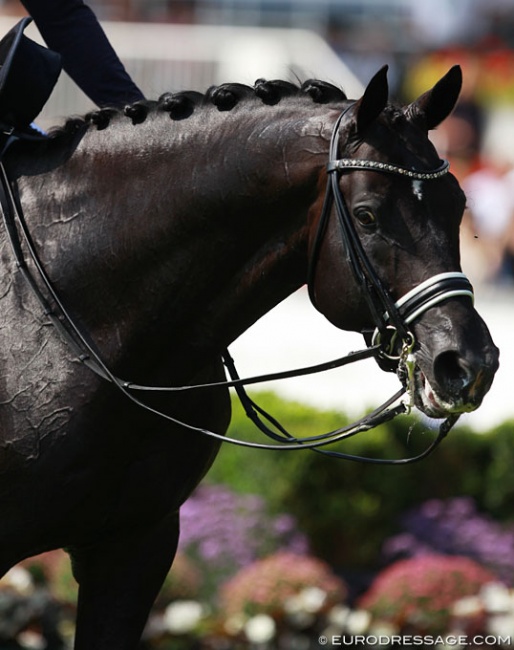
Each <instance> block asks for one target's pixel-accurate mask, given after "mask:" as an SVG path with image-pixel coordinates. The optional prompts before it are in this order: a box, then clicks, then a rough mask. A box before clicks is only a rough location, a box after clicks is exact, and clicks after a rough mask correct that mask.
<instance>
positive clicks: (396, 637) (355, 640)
mask: <svg viewBox="0 0 514 650" xmlns="http://www.w3.org/2000/svg"><path fill="white" fill-rule="evenodd" d="M319 644H320V645H321V646H329V647H330V646H332V647H336V646H359V645H361V646H367V647H373V646H396V647H398V646H431V647H442V648H444V647H449V646H450V647H455V648H458V647H466V646H484V645H485V646H511V645H512V637H511V636H493V635H491V634H489V635H487V636H483V635H475V636H472V637H470V636H467V635H449V636H442V635H440V636H432V635H427V636H422V635H418V634H414V635H400V634H393V635H391V636H385V635H380V636H375V635H360V634H356V635H355V636H346V635H340V636H339V635H334V636H331V637H327V636H321V637H319Z"/></svg>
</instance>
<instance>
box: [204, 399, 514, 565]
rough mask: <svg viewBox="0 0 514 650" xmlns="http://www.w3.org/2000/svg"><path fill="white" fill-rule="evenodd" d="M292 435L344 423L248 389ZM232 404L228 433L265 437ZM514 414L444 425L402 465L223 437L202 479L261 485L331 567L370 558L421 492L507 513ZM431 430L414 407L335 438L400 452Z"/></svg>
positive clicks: (243, 487) (256, 488) (344, 446)
mask: <svg viewBox="0 0 514 650" xmlns="http://www.w3.org/2000/svg"><path fill="white" fill-rule="evenodd" d="M254 398H255V399H256V401H257V402H258V403H259V404H260V405H261V406H262V407H263V408H264V409H266V410H267V411H270V412H271V413H272V414H273V415H274V416H275V417H277V418H278V419H279V420H280V421H281V422H283V424H285V426H286V427H287V428H288V429H289V430H290V431H291V432H292V433H293V434H295V435H297V436H304V435H313V434H318V433H322V432H326V431H331V430H333V429H335V428H339V427H341V426H344V425H345V424H347V423H348V418H347V417H346V416H344V415H342V414H340V413H336V412H334V411H320V410H317V409H315V408H313V407H306V406H304V405H300V404H297V403H295V402H291V401H287V400H282V399H280V398H279V397H277V396H276V395H274V394H272V393H260V394H256V395H255V396H254ZM254 429H255V427H254V425H253V424H252V423H251V422H250V421H249V420H248V418H246V416H245V414H244V413H243V412H242V410H241V407H239V406H238V405H237V404H234V415H233V419H232V424H231V427H230V431H229V434H230V435H232V436H234V437H238V438H241V437H242V438H246V439H252V440H261V441H262V440H264V437H263V436H262V435H261V434H257V435H256V434H255V433H254ZM513 429H514V423H505V424H504V425H502V426H501V427H498V428H497V429H495V430H492V431H489V432H486V433H482V434H477V433H475V432H474V431H471V430H470V429H469V428H467V427H465V426H458V427H456V428H455V429H453V430H452V431H451V432H450V434H449V435H448V437H447V438H446V439H445V440H444V441H443V442H442V444H441V445H440V446H439V447H438V448H437V449H436V450H435V452H434V453H433V454H432V455H431V456H430V457H429V458H427V459H425V460H422V461H420V462H419V463H414V464H412V465H404V466H377V465H362V464H360V463H353V462H347V461H341V460H336V459H333V458H330V457H326V456H323V455H320V454H317V453H314V452H312V451H308V450H306V451H298V452H294V451H290V452H285V453H281V452H277V451H255V450H249V449H242V448H238V447H233V446H229V445H224V446H223V448H222V450H221V452H220V455H219V457H218V459H217V461H216V463H215V465H214V468H213V469H212V470H211V473H210V474H209V477H208V480H211V481H213V482H216V483H220V482H223V483H226V484H228V485H230V486H231V487H232V488H233V489H235V490H237V491H240V492H249V493H254V494H261V495H262V496H264V497H265V498H266V500H267V501H268V502H269V505H270V509H271V511H275V512H284V511H286V512H289V513H291V514H292V515H293V516H295V517H296V519H297V520H298V522H299V526H300V529H301V530H303V531H304V532H305V533H306V534H307V535H308V537H309V539H310V541H311V544H312V550H313V552H314V553H315V554H317V555H319V556H320V557H322V558H324V559H325V560H327V561H329V562H330V563H332V564H334V565H335V566H339V567H344V566H351V567H352V568H359V567H366V568H372V567H373V566H375V567H376V566H377V562H378V561H379V555H380V548H381V545H382V543H383V541H384V540H385V539H386V538H387V537H388V536H389V535H391V534H394V533H395V532H396V531H397V529H398V520H399V517H400V516H401V514H403V513H404V512H405V510H407V509H409V508H411V507H414V506H416V505H417V504H419V503H421V502H423V501H424V500H426V499H432V498H440V499H445V498H450V497H454V496H461V495H467V496H470V497H473V498H474V499H475V501H476V503H477V504H478V506H479V507H480V508H481V509H483V510H485V511H487V512H489V513H490V514H491V515H492V516H493V517H495V518H497V519H500V520H507V519H508V518H509V517H512V507H511V504H512V500H513V497H514V473H513V472H512V470H511V460H512V458H513V457H514V436H513V435H512V431H513ZM434 436H435V432H434V431H431V430H430V429H429V427H428V425H426V424H423V423H422V422H419V420H417V419H416V418H415V417H414V416H402V417H400V418H397V419H395V420H393V421H392V422H389V423H387V424H385V425H382V426H381V427H378V428H377V429H374V430H371V431H368V432H365V433H361V434H359V435H358V436H356V437H354V438H351V439H349V440H347V441H345V442H344V443H341V444H340V445H339V449H340V450H341V451H344V452H348V453H351V454H358V455H365V456H371V457H376V458H405V457H411V456H414V455H416V454H417V453H419V452H420V451H422V450H423V449H424V448H425V447H426V446H428V445H429V444H430V442H431V440H433V438H434Z"/></svg>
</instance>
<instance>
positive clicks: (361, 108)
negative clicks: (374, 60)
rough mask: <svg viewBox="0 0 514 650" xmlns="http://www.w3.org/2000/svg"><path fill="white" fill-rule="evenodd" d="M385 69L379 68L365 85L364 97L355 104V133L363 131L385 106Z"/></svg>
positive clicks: (385, 67) (386, 88)
mask: <svg viewBox="0 0 514 650" xmlns="http://www.w3.org/2000/svg"><path fill="white" fill-rule="evenodd" d="M387 68H388V66H387V65H385V66H384V67H383V68H380V70H379V71H378V72H377V73H376V74H375V76H374V77H373V78H372V79H371V81H370V82H369V84H368V85H367V88H366V90H365V91H364V95H363V96H362V97H361V98H360V99H359V100H358V101H357V103H356V109H357V113H356V119H357V131H358V132H359V133H362V132H363V131H365V130H366V128H367V127H368V126H369V125H370V124H372V123H373V122H374V121H375V120H376V119H377V117H378V116H379V115H380V113H381V112H382V111H383V110H384V108H385V105H386V104H387V99H388V96H389V86H388V84H387Z"/></svg>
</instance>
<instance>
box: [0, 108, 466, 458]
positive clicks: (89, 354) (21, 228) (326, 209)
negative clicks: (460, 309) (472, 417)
mask: <svg viewBox="0 0 514 650" xmlns="http://www.w3.org/2000/svg"><path fill="white" fill-rule="evenodd" d="M349 108H351V106H350V107H348V109H346V110H345V111H343V113H342V114H341V115H340V117H339V119H338V121H337V123H336V125H335V127H334V130H333V134H332V139H331V145H330V158H329V163H328V166H327V171H328V182H327V190H326V195H325V201H324V206H323V210H322V215H321V218H320V222H319V228H318V234H317V237H316V242H315V244H314V248H313V253H312V257H311V263H310V270H309V282H308V286H309V293H310V296H311V300H312V301H313V302H314V303H315V295H314V290H313V280H314V274H315V269H316V262H317V258H318V254H319V249H320V246H321V242H322V239H323V236H324V233H325V230H326V227H327V223H328V219H329V217H330V214H331V211H332V207H333V205H334V204H335V207H336V212H337V216H338V220H339V224H340V227H341V234H342V240H343V242H344V246H345V250H346V254H347V257H348V260H349V262H350V265H351V268H352V270H353V274H354V276H355V278H356V280H357V282H358V284H359V286H360V288H361V290H362V291H363V292H364V295H365V296H366V300H367V301H368V305H369V308H370V312H371V314H372V317H373V321H374V323H375V325H376V330H375V334H374V337H373V341H372V345H371V346H370V347H368V348H367V349H365V350H361V351H358V352H352V353H350V354H349V355H347V356H345V357H342V358H339V359H336V360H334V361H330V362H328V363H324V364H318V365H316V366H310V367H307V368H301V369H297V370H291V371H286V372H279V373H272V374H267V375H262V376H259V377H250V378H247V379H241V378H239V376H238V374H237V371H236V369H235V366H234V362H233V360H232V358H231V356H230V354H229V352H228V350H227V351H225V352H224V353H223V355H222V358H223V362H224V364H225V366H226V368H227V370H228V372H229V375H230V381H220V382H214V383H207V384H200V385H186V386H143V385H139V384H136V383H134V382H130V381H126V380H123V379H120V378H119V377H117V376H116V375H115V374H114V373H113V372H112V371H111V370H110V368H109V366H108V365H107V364H106V363H105V362H104V360H103V359H102V356H101V355H100V353H99V351H98V350H97V348H96V346H95V345H94V343H92V342H91V340H90V338H89V336H87V334H85V333H83V332H82V330H81V328H80V327H79V326H78V325H77V323H76V321H75V319H74V318H73V317H72V315H71V313H70V312H69V310H68V309H67V307H66V305H65V304H64V303H63V302H62V300H61V298H60V297H59V295H58V293H57V291H56V290H55V288H54V287H53V284H52V282H51V280H50V278H49V277H48V274H47V273H46V270H45V268H44V265H43V264H42V262H41V261H40V259H39V256H38V253H37V250H36V247H35V245H34V243H33V241H32V237H31V234H30V231H29V228H28V226H27V223H26V221H25V218H24V214H23V209H22V206H21V204H20V200H19V196H18V194H17V191H16V189H15V186H14V185H13V184H11V182H10V180H9V178H8V175H7V172H6V170H5V167H4V164H3V162H2V161H1V160H0V204H1V207H2V214H3V220H4V225H5V228H6V232H7V234H8V237H9V240H10V243H11V247H12V250H13V253H14V256H15V259H16V263H17V266H18V269H19V270H20V272H21V273H22V274H23V276H24V277H25V279H26V280H27V282H28V284H29V286H30V288H31V290H32V291H33V293H34V295H35V296H36V298H37V299H38V301H39V302H40V304H41V306H42V308H43V309H44V312H45V314H46V315H47V317H48V318H49V319H50V320H51V322H52V323H53V324H54V326H55V327H56V329H57V330H58V331H59V333H60V335H61V337H62V338H63V339H64V341H65V342H66V343H67V344H68V346H69V347H70V348H71V350H72V351H73V352H74V354H76V356H77V358H78V359H79V360H80V361H81V362H82V363H84V364H85V365H86V366H87V367H89V368H90V369H91V370H92V371H93V372H94V373H95V374H97V375H98V376H99V377H101V378H102V379H106V380H108V381H110V382H111V383H113V385H114V386H115V387H116V388H117V389H118V390H119V391H120V392H121V393H123V394H124V395H125V396H126V397H127V398H128V399H129V400H130V401H131V402H132V403H134V404H136V405H138V406H139V407H141V408H143V409H145V410H146V411H148V412H150V413H153V414H155V415H158V416H160V417H161V418H163V419H164V420H166V421H168V422H171V423H173V424H176V425H179V426H181V427H183V428H185V429H188V430H190V431H193V432H197V433H201V434H203V435H207V436H209V437H211V438H214V439H217V440H219V441H220V442H229V443H232V444H236V445H239V446H245V447H251V448H259V449H279V450H293V449H313V450H314V451H318V452H320V453H324V454H327V455H329V456H332V457H336V458H342V459H345V460H352V461H361V462H367V463H374V464H396V465H397V464H407V463H412V462H416V461H418V460H421V459H422V458H425V457H426V456H428V455H429V454H430V453H431V452H432V451H433V449H434V448H435V447H436V446H437V445H438V444H439V443H440V442H441V440H442V439H443V438H444V437H445V436H446V434H447V433H448V431H449V430H450V429H451V428H452V426H453V425H454V424H455V422H456V421H457V419H458V417H459V416H458V415H450V416H449V417H448V418H447V419H446V420H444V422H443V423H442V424H441V426H440V427H439V433H438V435H437V437H436V438H435V439H434V441H433V442H432V443H431V445H429V446H428V447H427V448H426V449H425V451H423V452H422V453H420V454H418V455H417V456H414V457H410V458H404V459H392V460H390V459H378V458H366V457H361V456H354V455H351V454H345V453H342V452H340V451H332V450H325V449H321V448H322V447H325V446H326V445H329V444H333V443H335V442H339V441H341V440H344V439H346V438H349V437H351V436H354V435H356V434H357V433H360V432H362V431H366V430H369V429H372V428H374V427H376V426H378V425H379V424H381V423H383V422H386V421H388V420H391V419H392V418H394V417H396V416H397V415H399V414H401V413H405V412H408V411H409V410H410V405H409V404H405V403H404V402H400V403H399V404H396V405H395V403H396V402H398V400H399V398H401V397H402V395H403V394H404V393H405V392H406V390H407V389H408V387H407V388H406V387H405V386H404V387H402V388H401V389H400V390H399V391H398V392H397V393H395V395H393V396H392V397H391V398H390V399H389V400H387V401H386V402H384V403H383V404H382V405H381V406H379V407H378V408H377V409H375V410H374V411H372V412H371V413H369V414H368V415H366V416H364V417H363V418H361V419H360V420H357V421H356V422H354V423H353V424H351V425H349V426H347V427H343V428H341V429H337V430H334V431H330V432H328V433H324V434H320V435H315V436H310V437H307V438H305V437H303V438H296V437H295V436H293V435H292V434H290V433H289V432H288V431H287V430H286V429H285V428H284V427H283V426H282V425H281V424H280V423H279V422H278V421H277V420H276V419H275V418H273V417H272V416H270V415H269V414H268V413H266V412H265V411H264V410H262V409H261V408H260V407H259V406H258V405H257V404H255V402H254V401H253V400H251V399H250V398H249V397H248V395H247V394H246V391H245V390H244V387H245V386H246V385H251V384H256V383H262V382H265V381H273V380H277V379H284V378H288V377H297V376H301V375H307V374H313V373H317V372H322V371H325V370H329V369H333V368H337V367H341V366H344V365H347V364H349V363H353V362H355V361H358V360H361V359H366V358H370V357H378V356H382V357H386V358H388V359H389V360H392V361H393V362H394V363H396V364H398V363H403V364H406V363H408V359H407V357H408V355H409V354H410V353H411V352H412V347H413V345H414V337H413V335H412V334H411V332H410V330H409V327H408V326H409V324H410V323H411V322H412V321H413V320H414V319H415V318H418V317H419V316H420V315H421V314H422V313H423V312H424V311H426V310H427V309H429V308H430V307H432V306H433V305H434V304H437V303H439V302H441V301H443V300H446V299H448V298H450V297H453V296H456V295H459V296H468V297H470V298H471V299H473V289H472V287H471V284H470V283H469V281H468V280H467V278H466V276H465V275H464V274H463V273H458V272H455V273H443V274H440V275H437V276H434V277H433V278H430V279H429V280H427V281H426V282H424V283H422V284H421V285H419V286H418V287H415V288H414V289H413V290H412V291H410V292H409V293H408V294H407V295H406V296H404V297H403V298H401V299H400V300H399V301H397V302H396V303H395V302H394V301H393V299H392V297H391V296H390V294H389V292H388V291H387V290H386V289H385V288H384V287H383V285H382V283H381V281H380V278H379V277H378V276H377V274H376V272H375V270H374V268H373V266H372V264H371V263H370V261H369V259H368V257H367V255H366V253H365V251H364V249H363V247H362V244H361V242H360V239H359V237H358V234H357V232H356V230H355V227H354V225H353V221H352V219H351V216H350V214H349V211H348V208H347V206H346V202H345V200H344V197H343V195H342V193H341V191H340V189H339V185H338V179H339V176H340V174H341V173H343V172H346V171H351V170H352V169H361V170H362V169H365V170H372V171H379V172H383V173H393V174H400V175H402V176H407V177H409V178H412V179H417V180H431V179H435V178H439V177H441V176H443V175H444V174H446V173H447V172H448V170H449V165H448V163H447V162H443V163H442V164H441V166H440V167H439V168H437V169H435V170H431V171H416V170H408V169H405V168H403V167H400V166H397V165H391V164H388V163H379V162H374V161H367V160H356V159H350V158H342V159H338V158H337V149H338V139H339V126H340V123H341V121H342V119H343V118H344V116H345V114H346V112H347V111H348V110H349ZM20 233H21V238H23V240H24V242H25V245H26V247H27V250H28V253H29V258H30V260H31V262H32V265H33V266H34V268H35V270H36V275H37V277H34V273H33V272H32V270H31V269H30V267H29V265H28V264H27V261H26V259H25V254H24V252H23V246H22V243H21V239H20ZM391 332H393V335H392V336H391ZM399 344H400V345H399ZM398 345H399V347H400V349H401V352H400V354H399V355H395V354H393V351H394V350H396V349H397V348H398ZM216 387H225V388H234V389H235V390H236V392H237V394H238V396H239V398H240V400H241V402H242V404H243V407H244V409H245V411H246V413H247V415H248V416H249V417H250V419H251V420H252V421H253V422H254V423H255V424H256V426H257V427H258V428H259V429H260V430H261V431H263V432H264V433H265V434H266V435H267V436H269V437H270V438H271V439H272V440H274V443H272V444H263V443H254V442H248V441H244V440H239V439H235V438H229V437H227V436H224V435H222V434H218V433H215V432H213V431H209V430H207V429H203V428H201V427H195V426H193V425H190V424H188V423H186V422H182V421H180V420H178V419H176V418H174V417H173V416H171V415H168V414H167V413H164V412H162V411H158V410H156V409H155V408H153V407H151V406H149V405H148V404H146V403H144V402H143V401H142V400H141V399H139V397H137V396H136V395H137V393H138V392H143V393H150V392H160V393H167V392H172V393H174V392H179V391H191V390H202V389H208V388H216ZM265 421H267V422H269V423H271V425H272V427H273V428H270V426H268V424H266V422H265Z"/></svg>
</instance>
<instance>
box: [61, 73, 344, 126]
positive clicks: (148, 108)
mask: <svg viewBox="0 0 514 650" xmlns="http://www.w3.org/2000/svg"><path fill="white" fill-rule="evenodd" d="M295 96H300V97H301V96H305V97H310V99H311V100H312V101H313V102H314V103H316V104H329V103H330V102H340V101H343V100H345V99H347V97H346V95H345V93H344V92H343V91H342V90H341V89H340V88H337V87H336V86H334V85H332V84H330V83H328V82H325V81H320V80H318V79H309V80H307V81H305V82H304V83H302V84H301V85H296V84H294V83H291V82H289V81H282V80H273V81H266V80H265V79H258V80H257V81H256V82H255V85H254V86H253V87H252V86H247V85H245V84H239V83H226V84H222V85H220V86H212V87H210V88H209V89H208V90H207V92H206V93H199V92H196V91H192V90H189V91H181V92H177V93H171V92H166V93H164V94H163V95H161V96H160V97H159V99H158V100H157V101H150V100H141V101H137V102H135V103H134V104H130V105H128V106H126V107H125V108H124V109H117V108H109V107H107V108H100V109H98V110H95V111H91V112H90V113H87V114H86V115H85V116H84V117H73V118H70V119H68V120H67V121H66V123H65V124H64V126H62V127H57V128H55V129H52V131H51V132H50V135H51V136H52V137H56V136H59V135H64V134H67V135H69V134H73V133H76V132H78V131H80V130H82V129H84V128H87V127H89V126H90V125H94V126H96V128H97V129H98V130H102V129H105V128H107V127H108V126H109V125H110V123H111V120H112V119H113V118H114V117H120V116H123V115H124V116H126V117H127V118H129V119H130V120H131V121H132V124H134V125H137V124H141V123H142V122H144V121H145V120H146V118H147V117H148V115H149V114H151V113H155V112H164V113H168V114H169V116H170V118H171V119H172V120H184V119H187V118H188V117H190V116H191V115H192V114H193V113H194V111H195V110H196V109H197V108H199V107H201V106H208V105H211V106H215V107H216V108H217V109H218V110H219V111H230V110H232V109H233V108H234V107H235V106H237V105H238V104H240V103H241V102H244V101H251V100H256V99H258V100H260V101H261V102H262V103H263V104H267V105H269V106H273V105H275V104H278V103H279V102H280V101H281V100H282V99H284V98H286V97H295Z"/></svg>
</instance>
